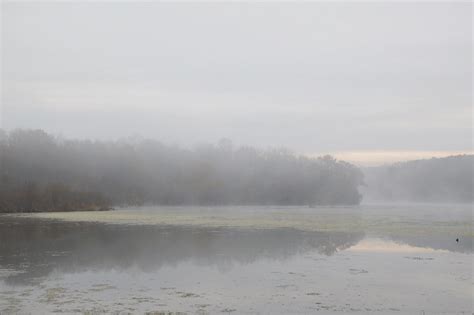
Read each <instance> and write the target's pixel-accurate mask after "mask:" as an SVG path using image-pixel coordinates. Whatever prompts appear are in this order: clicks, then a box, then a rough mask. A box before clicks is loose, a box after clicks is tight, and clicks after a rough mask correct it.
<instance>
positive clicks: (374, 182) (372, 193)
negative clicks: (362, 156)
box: [364, 155, 474, 203]
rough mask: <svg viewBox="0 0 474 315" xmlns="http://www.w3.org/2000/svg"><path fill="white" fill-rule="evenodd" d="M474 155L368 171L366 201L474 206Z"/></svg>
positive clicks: (404, 163) (366, 172)
mask: <svg viewBox="0 0 474 315" xmlns="http://www.w3.org/2000/svg"><path fill="white" fill-rule="evenodd" d="M473 170H474V155H458V156H450V157H446V158H432V159H429V160H416V161H409V162H403V163H396V164H392V165H388V166H380V167H372V168H367V169H365V170H364V174H365V181H366V183H367V187H366V188H365V189H364V190H365V191H364V199H367V200H375V201H381V200H383V201H415V202H462V203H464V202H473V201H474V197H473V194H474V191H473V175H474V172H473Z"/></svg>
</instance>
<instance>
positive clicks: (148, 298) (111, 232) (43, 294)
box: [0, 205, 474, 314]
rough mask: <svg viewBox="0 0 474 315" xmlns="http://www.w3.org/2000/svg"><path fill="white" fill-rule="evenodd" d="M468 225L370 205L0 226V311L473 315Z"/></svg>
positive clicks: (460, 214) (462, 211) (17, 219)
mask: <svg viewBox="0 0 474 315" xmlns="http://www.w3.org/2000/svg"><path fill="white" fill-rule="evenodd" d="M472 214H473V213H472V207H471V206H466V205H397V206H393V205H379V206H377V205H371V206H360V207H332V208H329V207H328V208H301V207H220V208H205V207H149V208H137V209H121V210H117V211H110V212H81V213H42V214H28V215H2V216H0V313H2V314H3V313H7V314H8V313H34V314H38V313H51V312H63V313H103V312H106V313H109V312H111V313H113V312H117V313H128V312H130V313H146V312H156V313H157V314H158V313H159V312H183V313H191V314H196V313H198V314H206V313H211V314H214V313H234V314H241V313H245V314H255V313H265V314H276V313H280V314H289V313H301V314H308V313H314V312H318V311H319V312H321V313H333V312H336V313H337V312H359V313H361V314H362V313H371V312H372V313H374V314H379V313H394V314H404V313H406V314H423V313H425V314H443V313H444V314H462V313H465V314H471V313H472V302H471V301H472V300H473V298H474V295H473V291H472V284H473V283H472V281H473V280H472V279H473V278H472V253H473V249H472V244H473V243H472V242H473V229H472ZM456 238H458V239H459V242H456Z"/></svg>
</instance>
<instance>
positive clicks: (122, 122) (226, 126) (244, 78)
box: [0, 1, 472, 162]
mask: <svg viewBox="0 0 474 315" xmlns="http://www.w3.org/2000/svg"><path fill="white" fill-rule="evenodd" d="M1 9H2V33H1V34H2V36H1V40H2V47H1V53H2V54H1V55H2V64H3V67H2V70H1V79H2V90H3V94H2V108H1V111H0V112H1V121H2V122H1V124H2V125H1V126H0V127H3V129H6V130H13V129H16V128H23V129H43V130H45V131H47V132H48V133H52V134H54V135H58V134H59V135H63V136H64V137H66V138H75V139H77V138H79V139H102V140H114V139H117V138H123V137H128V136H131V135H141V136H143V137H146V138H151V139H154V140H158V141H163V142H165V143H170V144H177V145H180V146H184V147H192V146H194V145H196V144H199V143H217V142H218V141H219V139H220V138H223V137H224V138H229V139H232V140H233V141H234V143H236V144H237V145H251V146H255V147H260V148H267V147H286V148H288V149H290V150H293V151H295V152H298V153H301V154H307V155H313V156H317V155H321V154H326V153H329V154H331V153H334V152H341V156H343V155H344V152H345V151H360V150H362V151H364V152H367V156H368V157H367V158H368V159H369V158H370V154H371V152H374V151H377V152H380V151H382V152H383V151H386V150H392V151H400V152H408V153H407V155H409V153H410V152H424V151H427V152H433V151H435V152H440V153H439V154H440V155H449V154H450V152H453V151H456V152H471V150H472V148H471V142H472V134H471V131H472V129H471V127H472V110H471V105H472V99H471V86H472V79H471V75H472V47H471V42H472V28H471V20H472V15H471V11H472V10H471V9H472V4H471V3H469V2H453V3H447V2H445V3H442V2H440V3H433V2H425V3H423V2H422V3H411V2H403V3H388V2H383V3H372V2H369V3H342V2H340V3H329V2H327V3H324V2H316V3H302V2H301V3H258V4H250V3H231V4H230V3H208V4H204V3H198V4H185V3H177V4H174V3H152V2H141V3H128V2H121V3H115V2H114V3H112V2H102V3H96V2H87V3H77V2H74V3H72V2H41V3H35V2H23V1H3V2H2V4H1ZM443 152H444V154H443ZM399 159H400V160H403V159H406V158H405V156H400V157H399ZM362 162H363V161H362Z"/></svg>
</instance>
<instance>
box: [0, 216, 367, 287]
mask: <svg viewBox="0 0 474 315" xmlns="http://www.w3.org/2000/svg"><path fill="white" fill-rule="evenodd" d="M363 237H364V234H363V233H361V232H354V233H349V232H347V233H346V232H304V231H299V230H295V229H276V230H268V229H264V230H251V229H229V228H205V227H180V226H133V225H132V226H130V225H106V224H100V223H87V222H81V223H73V222H61V221H49V220H38V219H30V218H13V217H8V218H7V217H4V218H2V221H1V223H0V239H1V240H2V242H1V244H0V268H1V269H13V270H18V269H21V271H22V272H21V273H17V274H12V275H9V276H8V277H7V278H6V279H5V281H6V282H7V283H10V284H15V283H25V282H28V281H31V280H34V279H37V278H40V277H43V276H46V275H48V274H49V273H50V272H51V271H53V270H59V271H63V272H68V271H73V272H78V271H86V270H91V269H93V270H99V269H104V270H105V269H107V270H108V269H117V268H129V267H132V266H133V267H137V268H139V269H141V270H143V271H153V270H156V269H158V268H160V267H161V266H163V265H175V264H177V263H180V262H183V261H192V262H194V263H196V264H204V265H217V266H218V267H219V268H220V269H223V270H225V269H226V268H229V267H230V266H231V265H232V264H234V263H243V264H246V263H251V262H254V261H256V260H258V259H263V258H266V259H272V260H283V259H285V258H288V257H290V256H293V255H296V254H301V253H304V252H307V251H317V252H319V253H321V254H324V255H332V254H333V253H335V252H336V251H337V250H342V249H345V248H348V247H350V246H352V245H354V244H356V243H357V242H358V241H360V240H361V239H362V238H363Z"/></svg>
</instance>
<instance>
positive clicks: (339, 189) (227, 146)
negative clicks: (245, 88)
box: [0, 130, 363, 212]
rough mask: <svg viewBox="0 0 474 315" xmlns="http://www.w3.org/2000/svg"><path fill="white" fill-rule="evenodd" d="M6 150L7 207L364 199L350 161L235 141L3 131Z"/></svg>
mask: <svg viewBox="0 0 474 315" xmlns="http://www.w3.org/2000/svg"><path fill="white" fill-rule="evenodd" d="M0 152H1V153H2V154H1V155H0V164H1V176H2V177H1V181H0V197H1V198H0V212H31V211H69V210H96V209H98V208H100V209H102V208H107V202H106V199H107V200H110V204H113V205H143V204H146V203H151V204H160V205H170V204H171V205H176V204H191V205H202V204H204V205H227V204H239V205H262V204H268V205H307V206H308V205H316V204H318V205H319V204H323V205H324V204H358V203H359V202H360V200H361V195H360V194H359V191H358V186H359V185H361V184H362V178H363V175H362V172H361V171H360V170H359V169H358V168H357V167H355V166H353V165H351V164H349V163H346V162H343V161H337V160H335V159H334V158H332V157H330V156H324V157H321V158H308V157H305V156H299V155H296V154H294V153H291V152H289V151H288V150H285V149H273V150H259V149H256V148H253V147H236V148H234V147H233V144H232V142H231V141H230V140H228V139H222V140H221V141H219V143H218V144H217V145H213V144H208V145H201V146H197V147H196V148H194V149H192V150H189V149H183V148H179V147H173V146H166V145H163V144H161V143H159V142H156V141H153V140H145V139H129V140H120V141H113V142H112V141H110V142H99V141H95V142H92V141H77V140H68V139H57V138H54V137H52V136H51V135H48V134H46V133H45V132H43V131H40V130H35V131H34V130H16V131H14V132H11V133H8V134H6V133H3V136H2V137H1V139H0ZM84 193H86V194H84ZM98 194H100V195H98ZM88 208H89V209H88Z"/></svg>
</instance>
